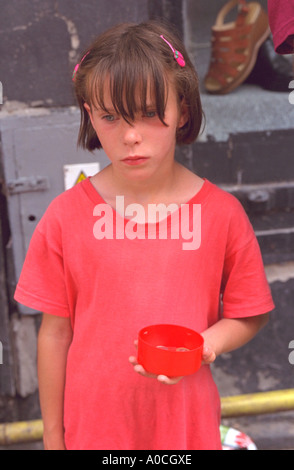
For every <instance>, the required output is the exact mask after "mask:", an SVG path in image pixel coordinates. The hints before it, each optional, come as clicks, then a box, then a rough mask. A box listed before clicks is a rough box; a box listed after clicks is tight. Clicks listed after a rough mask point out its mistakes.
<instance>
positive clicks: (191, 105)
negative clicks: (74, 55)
mask: <svg viewBox="0 0 294 470" xmlns="http://www.w3.org/2000/svg"><path fill="white" fill-rule="evenodd" d="M161 35H163V36H164V37H165V38H166V40H167V41H169V42H170V43H171V44H172V46H173V48H174V49H176V50H178V51H180V52H181V53H182V54H183V56H184V59H185V62H186V65H185V67H181V66H180V65H179V64H178V63H177V62H176V60H175V59H174V54H173V52H172V50H171V49H170V47H169V45H168V44H167V43H166V42H165V41H164V40H163V39H162V38H161V37H160V36H161ZM84 55H85V53H84V54H83V56H84ZM171 80H172V83H173V84H174V86H175V90H176V93H177V96H178V102H179V105H180V103H181V101H183V102H184V103H185V105H186V106H187V109H188V120H187V122H186V124H185V125H184V126H183V127H182V128H180V129H178V131H177V136H176V138H177V139H176V140H177V144H189V143H191V142H193V141H194V140H195V139H196V138H197V136H198V134H199V132H200V129H201V125H202V119H203V110H202V106H201V100H200V93H199V86H198V77H197V74H196V71H195V69H194V66H193V64H192V63H191V61H190V59H189V57H188V54H187V52H186V50H185V47H184V45H183V44H182V41H181V40H180V39H179V38H178V36H177V34H176V33H175V32H172V28H171V27H170V26H168V27H167V26H165V25H163V24H162V23H158V22H154V21H148V22H146V23H141V24H130V23H127V24H119V25H117V26H114V27H113V28H111V29H109V30H108V31H106V32H105V33H103V34H102V35H100V36H99V37H98V38H97V39H96V40H95V41H94V42H93V44H92V45H91V46H90V47H89V49H88V53H87V55H86V56H85V57H84V59H83V60H82V62H81V64H80V67H79V69H78V71H77V72H76V75H75V78H74V86H75V94H76V97H77V100H78V103H79V106H80V110H81V124H80V131H79V137H78V145H80V146H81V147H83V148H86V149H88V150H90V151H92V150H95V149H99V148H101V143H100V141H99V139H98V137H97V135H96V132H95V130H94V128H93V127H92V124H91V121H90V118H89V114H88V112H87V111H86V109H85V107H84V104H85V103H88V104H89V105H90V106H92V105H93V104H94V105H99V107H101V108H102V109H104V110H105V111H106V112H107V109H106V108H105V104H104V88H105V83H106V82H107V81H108V82H109V86H110V93H111V97H112V104H113V107H114V109H115V111H116V112H117V113H118V114H119V115H121V116H122V117H123V118H124V119H125V120H126V121H128V122H131V121H133V120H134V118H135V113H136V112H138V111H139V110H143V111H144V112H146V107H147V104H146V101H147V94H148V91H149V88H148V87H150V86H151V92H152V95H153V96H154V98H155V106H156V111H157V114H158V117H159V119H160V120H161V121H162V122H163V123H164V114H165V106H166V97H167V91H168V86H169V84H170V83H171ZM138 86H139V88H138ZM138 89H139V91H140V102H139V103H138V99H137V100H135V98H134V97H135V96H137V94H136V92H137V91H138ZM136 101H137V102H136ZM164 124H165V123H164Z"/></svg>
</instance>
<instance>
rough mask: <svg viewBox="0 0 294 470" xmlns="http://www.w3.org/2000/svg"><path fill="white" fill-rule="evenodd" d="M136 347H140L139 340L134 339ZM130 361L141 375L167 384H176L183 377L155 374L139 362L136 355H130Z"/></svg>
mask: <svg viewBox="0 0 294 470" xmlns="http://www.w3.org/2000/svg"><path fill="white" fill-rule="evenodd" d="M134 344H135V347H136V348H137V347H138V341H137V340H136V341H134ZM129 362H130V363H131V364H132V365H133V367H134V371H135V372H137V373H138V374H140V375H143V377H148V378H152V379H157V380H158V381H159V382H161V383H163V384H166V385H175V384H177V383H178V382H180V380H181V379H182V378H183V377H167V376H166V375H155V374H151V373H150V372H147V371H146V370H145V369H144V367H143V366H141V364H138V361H137V358H136V357H135V356H130V357H129Z"/></svg>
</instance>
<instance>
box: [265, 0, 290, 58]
mask: <svg viewBox="0 0 294 470" xmlns="http://www.w3.org/2000/svg"><path fill="white" fill-rule="evenodd" d="M268 14H269V24H270V28H271V31H272V34H273V41H274V46H275V51H276V52H277V53H278V54H293V52H294V3H293V0H268Z"/></svg>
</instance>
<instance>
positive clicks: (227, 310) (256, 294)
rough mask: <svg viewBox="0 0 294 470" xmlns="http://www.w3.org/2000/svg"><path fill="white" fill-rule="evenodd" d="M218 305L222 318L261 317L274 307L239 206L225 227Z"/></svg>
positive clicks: (251, 232) (250, 230)
mask: <svg viewBox="0 0 294 470" xmlns="http://www.w3.org/2000/svg"><path fill="white" fill-rule="evenodd" d="M222 304H223V305H222V311H223V317H224V318H238V317H239V318H242V317H251V316H256V315H262V314H265V313H268V312H270V311H272V310H273V309H274V307H275V306H274V303H273V300H272V295H271V291H270V287H269V284H268V281H267V279H266V274H265V269H264V265H263V259H262V255H261V251H260V247H259V244H258V241H257V238H256V236H255V233H254V230H253V228H252V225H251V223H250V221H249V219H248V217H247V215H246V213H245V211H244V209H243V208H242V206H241V204H240V203H239V202H238V203H236V206H235V210H234V212H233V214H232V217H231V222H230V227H229V233H228V242H227V251H226V257H225V261H224V270H223V280H222Z"/></svg>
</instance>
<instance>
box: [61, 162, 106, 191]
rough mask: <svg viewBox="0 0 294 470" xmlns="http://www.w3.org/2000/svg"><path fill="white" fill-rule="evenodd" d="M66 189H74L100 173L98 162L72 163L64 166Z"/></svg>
mask: <svg viewBox="0 0 294 470" xmlns="http://www.w3.org/2000/svg"><path fill="white" fill-rule="evenodd" d="M63 171H64V188H65V190H67V189H70V188H72V187H73V186H75V185H76V184H78V183H80V182H81V181H83V180H85V179H87V178H88V177H90V176H93V175H95V174H96V173H98V171H100V165H99V163H98V162H92V163H71V164H69V165H64V167H63Z"/></svg>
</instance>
